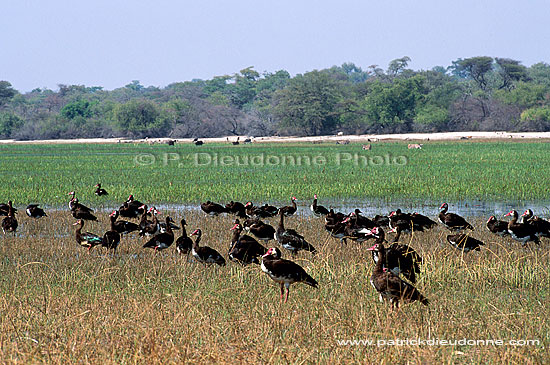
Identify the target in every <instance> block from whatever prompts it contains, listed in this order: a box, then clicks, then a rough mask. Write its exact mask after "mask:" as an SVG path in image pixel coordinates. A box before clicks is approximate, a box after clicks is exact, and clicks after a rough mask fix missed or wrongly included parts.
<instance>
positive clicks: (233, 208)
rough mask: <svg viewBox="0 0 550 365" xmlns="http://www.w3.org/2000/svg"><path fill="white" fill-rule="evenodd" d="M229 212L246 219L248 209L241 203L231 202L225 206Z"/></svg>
mask: <svg viewBox="0 0 550 365" xmlns="http://www.w3.org/2000/svg"><path fill="white" fill-rule="evenodd" d="M225 208H226V209H227V211H228V212H229V213H231V214H235V215H236V216H237V217H239V218H246V208H245V206H244V204H243V203H241V202H234V201H233V200H231V201H230V202H229V203H227V204H226V205H225Z"/></svg>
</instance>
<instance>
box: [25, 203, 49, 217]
mask: <svg viewBox="0 0 550 365" xmlns="http://www.w3.org/2000/svg"><path fill="white" fill-rule="evenodd" d="M25 213H27V215H28V216H29V217H31V218H36V219H38V218H42V217H47V215H46V212H44V210H43V209H42V208H39V207H38V204H29V205H27V209H25Z"/></svg>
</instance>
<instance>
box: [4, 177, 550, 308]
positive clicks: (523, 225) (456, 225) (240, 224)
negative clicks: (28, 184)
mask: <svg viewBox="0 0 550 365" xmlns="http://www.w3.org/2000/svg"><path fill="white" fill-rule="evenodd" d="M95 187H96V188H97V189H96V191H95V194H96V195H98V196H104V195H108V193H107V191H105V189H103V188H102V187H101V184H97V185H96V186H95ZM69 195H70V197H71V198H70V201H69V209H70V211H71V214H72V216H73V217H74V218H75V219H76V221H75V223H74V224H73V225H75V226H77V227H76V231H75V239H76V241H77V243H78V244H80V245H81V246H82V247H85V248H87V250H88V252H89V251H90V250H91V249H92V248H93V247H95V246H102V247H105V248H107V249H108V250H113V251H114V252H115V253H116V249H117V247H118V245H119V244H120V241H121V237H123V236H124V235H127V234H129V233H131V232H138V235H139V236H140V237H147V239H148V240H147V241H146V242H145V244H144V245H143V247H144V248H152V249H154V250H155V251H160V250H164V249H167V248H169V247H171V246H172V245H173V244H174V243H175V246H176V250H177V251H178V252H179V253H180V254H182V255H189V254H191V255H192V256H193V257H194V258H195V260H196V261H198V262H200V263H203V264H204V265H212V264H215V265H219V266H224V265H225V264H226V260H225V258H224V256H223V255H222V254H221V253H219V252H218V251H216V250H215V249H213V248H211V247H208V246H200V240H201V236H202V231H201V230H200V229H195V230H193V232H192V233H191V234H189V235H188V234H187V230H186V228H185V227H186V225H187V223H186V221H185V219H183V218H182V219H181V221H180V222H179V223H180V226H177V225H176V224H175V222H174V221H173V219H172V218H171V217H169V216H166V217H165V218H164V219H163V220H159V219H158V217H157V215H158V214H159V212H158V210H157V209H156V208H155V207H148V206H147V205H146V204H143V203H141V202H139V201H138V200H136V199H135V198H134V196H133V195H130V196H129V197H128V199H127V200H126V201H125V202H124V203H123V204H122V205H121V206H120V208H119V209H118V210H114V211H113V212H112V213H110V214H109V219H110V224H111V225H110V229H109V230H108V231H107V232H105V233H104V234H103V235H96V234H94V233H90V232H83V229H84V225H85V222H86V221H96V220H97V217H96V216H95V215H94V211H93V210H92V209H90V208H88V207H87V206H85V205H83V204H81V203H80V202H79V200H78V199H77V197H76V193H75V192H74V191H72V192H70V193H69ZM296 202H297V200H296V198H295V197H292V198H291V205H289V206H284V207H279V208H277V207H275V206H272V205H269V204H264V205H260V206H255V205H254V204H253V203H252V202H247V203H246V204H243V203H240V202H234V201H231V202H229V203H228V204H226V205H221V204H217V203H214V202H211V201H207V202H205V203H202V204H201V205H200V208H201V210H202V211H203V212H204V213H205V214H206V215H209V216H218V215H220V214H233V215H235V217H236V219H235V221H234V223H233V226H232V227H231V228H230V230H231V231H232V238H231V244H230V247H229V250H228V253H227V257H228V258H229V260H231V261H233V262H237V263H240V264H242V265H248V264H258V265H260V267H261V269H262V271H264V272H265V273H266V274H267V275H268V276H269V277H270V278H271V279H273V280H274V281H275V282H276V283H278V284H279V286H280V289H281V299H283V297H284V301H285V303H286V301H287V300H288V295H289V289H290V285H291V284H294V283H299V282H302V283H305V284H307V285H310V286H312V287H315V288H317V287H318V283H317V281H316V280H315V279H313V278H312V277H311V276H310V275H309V274H308V273H307V272H306V271H305V270H304V269H303V268H302V267H301V266H300V265H298V264H296V263H295V262H293V261H291V260H286V259H283V258H282V254H281V250H280V249H279V248H277V247H272V248H269V249H267V248H266V247H265V246H264V245H263V244H261V243H260V242H259V241H262V242H265V243H268V242H269V241H271V240H275V241H277V243H278V244H279V245H280V246H281V247H282V248H284V249H285V250H287V251H289V252H290V253H291V254H292V255H295V254H296V253H297V252H299V251H307V252H310V254H311V255H315V254H316V252H317V250H316V249H315V247H314V246H313V245H312V244H311V243H309V242H308V241H307V240H306V238H305V237H304V236H303V235H301V234H300V233H298V232H297V231H296V230H294V229H290V228H286V227H285V217H291V216H293V215H295V214H296V212H297V210H298V207H297V204H296ZM448 208H449V206H448V204H447V203H443V204H442V205H441V206H440V212H439V215H438V221H439V223H440V224H442V225H443V226H444V227H446V228H448V229H449V230H450V231H451V233H454V234H449V235H448V236H447V241H448V242H449V243H450V244H451V245H452V246H453V247H455V248H456V249H458V250H460V251H462V252H464V253H468V252H471V251H479V250H480V247H481V246H483V245H484V243H483V242H481V241H480V240H478V239H476V238H474V237H471V233H470V232H468V233H465V232H466V230H474V227H473V226H472V225H471V224H470V223H468V222H467V221H466V220H465V219H464V218H463V217H461V216H460V215H457V214H455V213H451V212H448ZM310 209H311V211H312V212H313V214H314V215H316V216H318V217H322V218H323V219H324V227H325V230H326V231H327V232H328V233H329V234H330V236H332V237H334V238H337V239H339V240H340V241H341V242H342V244H346V243H347V242H348V240H351V241H355V242H365V241H368V240H374V245H373V246H372V247H370V248H368V249H367V250H368V251H370V252H371V254H372V258H373V261H374V262H375V268H374V270H373V272H372V275H371V278H370V281H371V284H372V286H373V287H374V288H375V289H376V290H377V291H378V293H379V295H380V300H381V301H389V302H390V304H391V308H392V310H393V309H397V308H399V302H400V301H403V302H404V303H410V302H414V301H419V302H420V303H422V304H425V305H428V303H429V301H428V299H427V298H425V297H424V296H423V295H422V294H421V293H420V292H419V291H418V290H417V289H416V288H415V287H414V284H415V283H416V277H417V275H418V274H419V273H420V265H421V264H422V257H421V256H420V255H419V254H418V253H417V252H416V251H415V250H414V249H413V248H412V247H411V246H409V245H408V244H403V243H399V238H400V236H401V234H402V233H412V232H423V231H426V230H429V229H432V228H434V227H436V226H437V225H438V223H437V222H436V221H434V220H432V219H430V218H429V217H427V216H424V215H422V214H419V213H403V212H402V211H401V210H400V209H397V210H395V211H393V212H391V213H390V214H389V215H388V216H380V215H377V216H375V217H374V218H372V219H370V218H367V217H365V216H363V215H362V212H361V211H360V210H359V209H355V210H354V211H353V212H351V213H349V214H344V213H340V212H335V211H334V210H333V209H330V210H329V209H327V208H325V207H323V206H322V205H319V204H318V202H317V195H315V196H314V199H313V204H311V206H310ZM16 212H17V209H16V208H14V207H13V204H12V201H9V202H8V204H0V216H5V218H3V220H2V230H3V232H4V234H6V233H8V232H15V231H16V230H17V226H18V222H17V219H16V217H15V214H16ZM25 213H26V214H27V215H28V216H29V217H31V218H36V219H38V218H41V217H47V214H46V213H45V212H44V210H43V209H41V208H40V207H39V205H37V204H30V205H28V206H27V208H26V209H25ZM275 216H278V217H279V220H278V226H277V227H276V228H275V227H273V226H272V225H270V224H268V223H265V222H264V221H262V219H264V218H269V217H275ZM506 216H510V217H511V219H510V221H501V220H497V219H496V218H495V217H494V216H491V217H490V218H489V220H488V221H487V223H486V226H487V228H488V229H489V230H490V231H491V232H492V233H494V234H497V235H500V236H510V237H511V238H512V239H514V240H516V241H519V242H521V243H522V245H526V244H527V243H528V242H530V241H532V242H535V243H536V244H540V238H541V237H548V238H550V222H549V221H547V220H544V219H542V218H539V217H536V216H534V215H533V212H532V211H531V210H530V209H528V210H527V211H525V213H523V215H522V221H521V222H518V219H519V214H518V212H517V211H515V210H512V211H510V212H509V213H508V214H506ZM122 218H126V219H134V220H135V222H132V221H129V220H125V219H122ZM384 229H387V230H388V233H394V234H395V236H394V238H393V240H392V241H391V242H390V243H388V241H387V240H386V234H385V231H384ZM174 230H181V234H180V236H179V237H178V238H177V239H176V238H175V234H174ZM243 233H246V234H243ZM249 234H250V235H249ZM193 238H194V240H193ZM386 244H387V246H386ZM285 289H286V296H285Z"/></svg>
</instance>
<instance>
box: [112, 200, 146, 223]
mask: <svg viewBox="0 0 550 365" xmlns="http://www.w3.org/2000/svg"><path fill="white" fill-rule="evenodd" d="M144 207H146V205H145V204H143V203H142V202H140V201H138V200H135V199H134V196H133V195H131V194H130V196H129V197H128V200H126V201H125V202H124V203H123V204H122V205H121V206H120V208H118V211H119V214H120V216H121V217H124V218H137V217H139V216H141V215H142V214H143V212H144V210H145V209H144Z"/></svg>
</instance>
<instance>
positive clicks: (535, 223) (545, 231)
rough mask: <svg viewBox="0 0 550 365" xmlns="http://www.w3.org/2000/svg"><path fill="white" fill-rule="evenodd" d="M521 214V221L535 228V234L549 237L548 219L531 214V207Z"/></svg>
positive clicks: (549, 223) (549, 224) (549, 226)
mask: <svg viewBox="0 0 550 365" xmlns="http://www.w3.org/2000/svg"><path fill="white" fill-rule="evenodd" d="M521 216H522V217H523V222H525V223H527V224H528V225H530V226H532V227H534V228H535V234H536V235H537V236H538V237H546V238H550V222H549V221H547V220H545V219H542V218H539V217H537V216H533V211H532V210H531V209H527V210H526V211H525V212H524V213H523V214H522V215H521Z"/></svg>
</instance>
